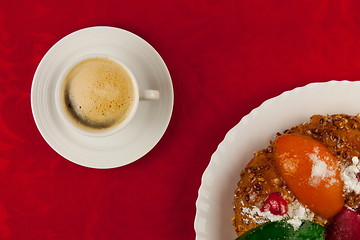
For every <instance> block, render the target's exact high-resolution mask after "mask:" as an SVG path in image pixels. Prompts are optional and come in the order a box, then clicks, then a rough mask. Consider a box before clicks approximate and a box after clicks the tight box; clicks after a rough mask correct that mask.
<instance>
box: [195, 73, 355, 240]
mask: <svg viewBox="0 0 360 240" xmlns="http://www.w3.org/2000/svg"><path fill="white" fill-rule="evenodd" d="M325 85H328V86H331V85H357V86H360V81H358V80H355V81H350V80H329V81H325V82H311V83H308V84H306V85H303V86H299V87H295V88H293V89H291V90H286V91H284V92H282V93H281V94H279V95H277V96H275V97H272V98H269V99H267V100H265V101H263V102H262V103H261V104H260V105H259V106H258V107H255V108H253V109H252V110H251V111H250V112H249V113H248V114H246V115H244V116H243V117H242V118H241V119H240V121H239V122H238V123H237V124H235V125H234V126H233V127H231V128H230V129H229V130H228V131H227V132H226V133H225V136H224V138H223V139H222V141H221V142H220V143H219V144H218V146H217V148H216V150H215V151H214V152H213V153H212V155H211V157H210V161H209V163H208V165H207V166H206V168H205V170H204V172H203V174H202V176H201V183H200V186H199V189H198V196H197V199H196V202H195V207H196V212H195V219H194V225H193V226H194V230H195V234H196V240H202V239H204V238H200V237H199V233H200V228H201V227H203V225H201V224H204V223H202V222H201V221H200V220H199V215H200V211H201V209H200V207H201V206H200V205H201V204H202V198H206V196H204V194H205V184H206V182H207V178H208V175H209V174H210V169H211V168H212V167H213V166H214V165H215V164H216V162H215V161H217V159H216V157H217V155H219V154H220V153H219V152H220V151H221V150H222V149H223V145H224V144H225V142H226V141H228V140H229V138H231V137H232V135H233V134H234V132H235V131H236V130H237V128H239V126H241V125H242V124H245V123H246V122H247V121H248V119H250V118H252V117H254V115H256V114H257V112H258V111H261V110H262V109H265V108H266V107H267V106H268V105H271V104H272V103H273V102H275V101H278V100H281V99H282V98H284V97H286V96H287V95H289V94H292V93H297V92H299V91H301V90H306V89H310V88H316V87H319V86H325ZM359 112H360V108H359ZM235 186H236V182H234V190H235ZM229 224H231V221H230V220H229ZM233 233H234V236H236V234H235V229H234V232H233Z"/></svg>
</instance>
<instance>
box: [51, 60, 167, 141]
mask: <svg viewBox="0 0 360 240" xmlns="http://www.w3.org/2000/svg"><path fill="white" fill-rule="evenodd" d="M159 98H160V93H159V91H158V90H152V89H145V90H139V87H138V83H137V81H136V78H135V76H134V74H133V73H132V71H131V70H130V69H129V68H128V67H127V66H126V65H124V64H123V63H121V62H120V61H118V60H116V59H115V58H113V57H110V56H104V55H99V54H97V55H87V56H83V57H80V58H78V59H74V60H72V61H71V62H70V63H69V65H68V66H67V67H65V69H64V71H63V72H62V73H61V74H60V77H59V80H58V83H57V86H56V95H55V103H56V107H57V110H58V113H59V115H60V116H61V119H62V120H63V121H64V122H65V124H67V126H69V127H71V128H72V129H74V130H76V131H77V132H79V133H81V134H83V135H86V136H90V137H105V136H109V135H112V134H114V133H117V132H119V131H120V130H121V129H123V128H125V127H126V126H127V125H128V124H129V123H130V122H131V120H132V119H133V117H134V115H135V113H136V112H137V110H138V105H139V101H141V100H158V99H159ZM124 99H130V100H124ZM84 106H85V107H84ZM124 106H125V107H124ZM82 107H83V108H82ZM81 108H82V109H81Z"/></svg>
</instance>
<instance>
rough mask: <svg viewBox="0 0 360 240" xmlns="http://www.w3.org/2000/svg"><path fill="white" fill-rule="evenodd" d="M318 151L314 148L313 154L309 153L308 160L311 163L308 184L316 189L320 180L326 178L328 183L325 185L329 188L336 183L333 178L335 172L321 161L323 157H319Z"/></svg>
mask: <svg viewBox="0 0 360 240" xmlns="http://www.w3.org/2000/svg"><path fill="white" fill-rule="evenodd" d="M319 151H320V150H319V148H318V147H315V148H314V149H313V152H312V153H309V158H310V160H311V161H312V162H313V165H312V168H311V177H310V180H309V183H310V185H311V186H313V187H316V186H318V185H319V184H320V182H321V181H322V180H324V179H326V178H328V179H329V181H328V182H327V184H328V185H329V186H327V187H330V186H331V185H333V184H335V183H337V182H338V181H337V180H336V179H335V178H334V176H335V171H334V169H333V168H332V167H331V166H328V164H326V162H325V161H323V160H321V159H322V158H323V157H320V156H319ZM325 160H327V159H325Z"/></svg>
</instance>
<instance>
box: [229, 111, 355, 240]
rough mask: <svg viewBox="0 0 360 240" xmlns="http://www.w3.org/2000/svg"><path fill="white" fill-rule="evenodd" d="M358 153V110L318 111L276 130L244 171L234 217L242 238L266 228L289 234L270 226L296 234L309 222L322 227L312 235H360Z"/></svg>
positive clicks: (236, 191)
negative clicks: (356, 114)
mask: <svg viewBox="0 0 360 240" xmlns="http://www.w3.org/2000/svg"><path fill="white" fill-rule="evenodd" d="M358 157H359V158H360V116H359V115H358V116H350V115H345V114H336V115H327V116H323V115H314V116H312V117H311V118H310V121H309V122H306V123H303V124H300V125H297V126H294V127H292V128H290V129H288V130H285V131H284V132H283V133H277V134H276V136H275V138H274V140H272V141H271V142H270V145H269V146H268V147H267V148H265V149H263V150H260V151H258V152H256V153H254V157H253V159H252V160H251V161H250V162H249V163H248V164H247V166H246V167H245V168H244V169H243V170H242V171H241V173H240V181H239V182H238V184H237V188H236V190H235V196H234V212H235V215H234V217H233V225H234V227H235V231H236V233H237V235H238V236H240V237H239V238H238V239H262V238H251V236H256V234H258V235H259V236H260V234H261V233H259V232H261V231H263V232H265V233H266V234H267V235H266V236H268V237H267V238H266V239H290V238H286V237H285V238H281V237H278V238H276V237H274V238H271V237H269V236H270V235H271V234H270V235H269V229H270V230H271V231H273V232H275V233H274V234H275V235H276V236H278V235H279V234H280V235H281V234H283V235H284V234H285V235H286V234H289V235H292V236H295V234H296V233H295V232H294V231H296V230H298V229H300V230H301V229H305V228H307V229H310V228H311V229H312V230H314V229H315V230H316V231H317V230H319V231H318V234H319V235H318V236H320V237H319V238H317V237H315V236H311V235H310V237H309V238H308V239H325V237H326V239H360V237H359V236H360V214H359V213H358V212H359V205H360V183H359V179H360V174H359V172H360V164H359V158H358ZM344 219H345V220H344ZM349 222H351V223H349ZM356 224H357V225H356ZM264 229H265V230H264ZM266 229H268V230H267V231H268V232H266ZM286 229H288V230H286ZM289 229H290V230H289ZM307 229H305V230H303V231H305V232H306V231H308V230H307ZM351 229H355V230H351ZM315 230H314V232H316V231H315ZM271 231H270V232H271ZM287 231H288V232H287ZM256 232H257V233H256ZM276 232H277V233H276ZM299 232H300V231H299ZM308 232H311V231H308ZM299 234H300V235H302V236H305V235H306V234H304V233H299ZM280 235H279V236H280ZM249 236H250V237H249ZM344 236H346V237H344ZM352 237H354V238H352ZM263 239H265V238H263ZM291 239H293V238H291ZM294 239H297V238H294ZM299 239H307V238H299Z"/></svg>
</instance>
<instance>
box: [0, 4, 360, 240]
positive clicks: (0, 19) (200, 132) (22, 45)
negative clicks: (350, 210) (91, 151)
mask: <svg viewBox="0 0 360 240" xmlns="http://www.w3.org/2000/svg"><path fill="white" fill-rule="evenodd" d="M359 10H360V3H359V2H358V1H327V0H319V1H312V0H307V1H288V0H283V1H280V0H277V1H266V0H265V1H235V0H233V1H231V0H226V1H218V0H208V1H204V0H200V1H189V0H185V1H167V0H154V1H144V0H138V1H123V0H121V1H93V0H88V1H77V0H73V1H44V0H21V1H5V0H2V1H0V30H1V31H0V124H1V128H0V136H1V137H0V239H67V240H79V239H89V240H95V239H96V240H97V239H106V240H107V239H147V240H150V239H154V240H155V239H156V240H158V239H178V240H184V239H194V238H195V231H194V230H193V223H194V217H195V211H196V209H195V201H196V198H197V191H198V188H199V186H200V184H201V176H202V173H203V171H204V170H205V168H206V166H207V164H208V163H209V161H210V157H211V154H212V153H213V152H214V151H215V149H216V147H217V145H218V144H219V143H220V142H221V141H222V139H223V138H224V135H225V134H226V132H227V131H228V130H229V129H230V128H231V127H233V126H234V125H235V124H237V123H238V122H239V120H240V119H241V118H242V117H243V116H244V115H246V114H247V113H249V112H250V111H251V109H253V108H255V107H257V106H258V105H259V104H261V103H262V102H263V101H265V100H266V99H268V98H271V97H274V96H276V95H278V94H280V93H281V92H283V91H285V90H290V89H293V88H295V87H298V86H303V85H305V84H307V83H311V82H324V81H328V80H332V79H349V80H357V79H359V75H360V15H359ZM98 25H103V26H104V25H106V26H114V27H118V28H123V29H126V30H129V31H131V32H134V33H135V34H137V35H139V36H140V37H142V38H144V39H145V40H146V41H148V42H149V43H150V44H151V45H152V46H153V47H154V48H155V49H156V50H157V51H158V52H159V53H160V55H161V56H162V57H163V59H164V61H165V62H166V64H167V66H168V68H169V71H170V74H171V76H172V81H173V85H174V93H175V105H174V111H173V115H172V119H171V122H170V125H169V127H168V129H167V131H166V133H165V135H164V136H163V138H162V139H161V141H160V142H159V143H158V144H157V145H156V147H155V148H154V149H153V150H152V151H150V152H149V153H148V154H147V155H145V156H144V157H143V158H141V159H140V160H138V161H136V162H134V163H132V164H130V165H127V166H124V167H120V168H116V169H110V170H96V169H90V168H86V167H81V166H78V165H76V164H74V163H72V162H70V161H67V160H66V159H64V158H62V157H61V156H60V155H58V154H57V153H56V152H55V151H53V150H52V149H51V148H50V147H49V146H48V145H47V143H46V142H45V140H44V139H43V138H42V137H41V135H40V133H39V132H38V130H37V128H36V125H35V123H34V120H33V117H32V113H31V107H30V89H31V84H32V77H33V75H34V72H35V69H36V67H37V65H38V63H39V62H40V60H41V58H42V57H43V55H44V54H45V53H46V52H47V50H48V49H49V48H50V47H51V46H52V45H53V44H55V43H56V42H57V41H58V40H59V39H61V38H62V37H64V36H65V35H67V34H69V33H71V32H73V31H75V30H78V29H81V28H84V27H89V26H98Z"/></svg>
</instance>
